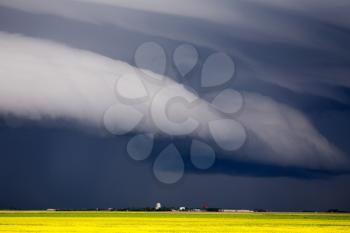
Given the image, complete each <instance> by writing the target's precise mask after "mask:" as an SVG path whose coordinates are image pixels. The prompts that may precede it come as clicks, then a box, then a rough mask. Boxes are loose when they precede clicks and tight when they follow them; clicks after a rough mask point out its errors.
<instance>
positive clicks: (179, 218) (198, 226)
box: [0, 211, 350, 233]
mask: <svg viewBox="0 0 350 233" xmlns="http://www.w3.org/2000/svg"><path fill="white" fill-rule="evenodd" d="M0 232H1V233H5V232H6V233H15V232H35V233H39V232H40V233H41V232H45V233H53V232H65V233H67V232H84V233H88V232H99V233H103V232H108V233H112V232H118V233H122V232H271V233H274V232H281V233H288V232H293V233H303V232H312V233H323V232H327V233H338V232H339V233H340V232H344V233H345V232H346V233H349V232H350V214H324V213H190V212H181V213H180V212H102V211H98V212H97V211H96V212H93V211H86V212H85V211H84V212H83V211H68V212H64V211H0Z"/></svg>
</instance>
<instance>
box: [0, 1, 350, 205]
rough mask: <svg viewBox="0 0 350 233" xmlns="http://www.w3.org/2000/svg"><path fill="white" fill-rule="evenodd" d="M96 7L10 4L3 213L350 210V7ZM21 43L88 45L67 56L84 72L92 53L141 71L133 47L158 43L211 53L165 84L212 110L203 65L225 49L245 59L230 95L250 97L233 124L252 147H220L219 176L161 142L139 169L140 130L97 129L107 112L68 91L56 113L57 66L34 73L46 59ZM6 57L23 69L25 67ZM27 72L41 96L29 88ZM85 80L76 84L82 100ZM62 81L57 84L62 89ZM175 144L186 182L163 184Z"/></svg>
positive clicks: (3, 40) (0, 101)
mask: <svg viewBox="0 0 350 233" xmlns="http://www.w3.org/2000/svg"><path fill="white" fill-rule="evenodd" d="M94 2H95V1H91V2H89V3H87V2H85V1H77V0H64V1H53V3H52V4H47V3H46V2H44V1H39V0H30V1H20V0H16V1H5V0H0V32H1V34H0V48H1V49H2V50H3V52H4V53H3V54H5V55H3V56H0V62H1V63H2V65H1V64H0V85H1V87H2V88H0V116H1V118H0V208H25V209H36V208H97V207H106V208H108V207H119V208H121V207H141V206H153V205H154V204H155V203H156V202H161V203H164V205H168V206H180V205H181V206H182V205H185V206H191V207H200V206H201V205H202V204H203V203H208V204H209V206H210V207H225V208H242V209H248V208H249V209H253V208H264V209H270V210H327V209H331V208H338V209H343V210H349V209H350V201H349V198H348V197H349V196H350V187H349V183H350V176H349V171H350V163H348V162H349V159H350V146H349V138H350V133H349V132H350V124H349V123H348V119H349V117H350V98H349V97H350V90H349V87H350V80H349V77H348V76H349V74H350V70H349V69H350V54H349V52H348V51H349V49H350V47H349V44H348V41H349V39H350V19H348V16H347V15H346V14H345V13H344V12H346V9H348V10H350V4H349V3H347V2H346V1H342V0H338V1H333V2H332V3H330V2H327V1H319V2H318V3H317V1H310V2H309V3H305V4H306V5H303V4H302V3H300V2H299V1H295V2H294V1H285V2H284V3H278V2H277V1H273V0H271V1H266V3H263V2H261V1H215V4H214V3H213V1H209V0H208V1H207V0H206V1H204V2H203V3H201V5H202V6H200V5H198V4H199V2H198V1H196V0H192V1H188V2H187V1H183V2H181V1H166V2H165V3H164V2H163V3H158V4H155V3H156V2H157V1H155V2H154V3H152V4H147V3H146V1H144V2H142V1H140V2H138V1H135V4H131V3H130V4H128V3H127V2H124V1H121V2H120V3H118V4H116V3H113V1H105V3H106V4H102V3H96V2H95V3H94ZM197 9H200V10H197ZM327 9H329V10H328V11H327ZM328 14H329V15H331V16H328ZM9 35H11V36H12V37H13V43H12V41H11V40H12V39H9ZM17 37H18V38H20V39H18V41H19V40H22V39H23V41H39V42H38V44H39V46H38V47H35V48H33V45H32V46H31V48H30V49H29V50H30V51H32V50H33V51H35V52H34V53H36V51H37V54H38V57H39V58H40V54H41V53H45V52H47V51H46V50H44V49H41V46H40V43H42V44H43V46H46V44H49V43H52V42H54V43H55V46H56V44H62V45H65V46H68V48H72V50H73V49H80V50H81V51H83V52H81V53H80V52H79V51H80V50H79V51H78V50H74V51H75V52H74V53H75V54H78V55H77V58H78V59H72V60H71V61H70V60H69V62H70V65H71V66H72V67H80V66H81V61H83V60H84V59H87V58H86V57H84V56H90V55H87V54H91V56H97V55H98V56H103V57H107V58H111V59H114V60H120V61H123V62H126V63H128V64H130V65H132V66H135V65H137V64H135V59H134V56H135V51H136V50H137V48H138V46H140V45H141V44H142V43H144V42H149V41H152V42H156V43H157V44H159V45H161V46H162V47H163V48H164V50H165V53H166V58H167V59H168V61H170V60H171V59H172V54H173V52H174V50H175V49H176V48H177V46H179V45H181V44H184V43H186V44H191V45H193V46H194V47H195V48H196V49H197V51H198V54H199V58H198V63H197V64H196V65H195V67H194V69H193V70H192V71H191V72H190V73H189V74H188V76H186V78H185V79H184V78H182V77H181V75H180V74H179V72H178V71H177V69H176V66H175V65H174V64H173V63H172V62H168V63H167V66H166V73H165V76H168V77H170V78H172V79H174V80H175V81H177V82H181V83H184V85H185V86H187V87H192V88H194V89H195V90H196V91H197V92H198V93H199V95H200V96H201V97H202V98H203V99H205V100H211V99H212V96H213V95H216V94H217V93H218V92H219V91H220V90H217V89H205V90H204V91H203V89H201V88H200V84H199V81H198V80H199V79H200V78H201V75H203V74H202V73H201V67H202V66H203V64H204V63H205V61H206V58H207V57H208V56H210V55H211V54H212V53H215V52H224V53H225V54H227V55H229V56H230V57H231V58H232V59H233V60H234V62H235V78H234V80H232V82H229V83H227V84H225V86H224V87H225V88H234V89H235V90H237V91H239V92H240V93H242V95H243V97H244V98H243V99H244V105H243V108H242V109H241V110H240V112H238V114H237V116H236V115H235V117H236V118H237V120H238V121H239V122H240V123H241V124H242V125H244V127H245V129H246V132H247V140H246V142H245V144H244V145H243V146H242V147H241V148H240V149H239V150H237V151H235V152H233V153H231V152H227V151H224V150H221V149H220V148H218V147H215V146H214V147H213V148H214V149H215V151H216V160H215V164H214V165H213V166H212V167H210V168H209V169H207V170H200V169H196V167H195V166H194V165H193V164H192V163H191V159H190V153H189V147H190V143H191V140H192V139H193V137H192V136H187V137H180V138H178V137H166V136H164V135H162V134H159V135H157V136H156V140H155V145H154V148H153V150H152V154H151V155H150V157H148V158H147V159H146V160H145V161H134V160H132V159H131V158H130V157H129V156H128V153H127V149H126V147H127V146H126V145H127V143H128V141H129V140H130V139H131V138H132V137H133V136H134V135H135V132H132V133H130V134H128V135H125V136H112V135H108V134H105V133H106V132H101V129H100V125H98V124H96V123H95V122H94V119H95V114H96V115H98V114H97V113H98V110H99V109H100V108H99V106H94V103H95V102H94V101H93V100H90V99H89V100H90V102H89V105H88V107H87V111H85V110H86V109H85V108H80V105H79V103H80V102H79V101H78V100H77V99H74V98H75V97H76V96H74V95H72V97H70V96H69V95H70V93H69V90H70V89H69V90H68V91H67V92H65V90H63V89H62V90H63V92H62V93H66V94H67V96H68V97H67V98H68V101H66V102H59V104H57V105H55V104H56V102H55V101H56V99H55V98H53V97H52V96H51V95H50V93H49V91H48V92H45V91H44V92H40V91H41V90H43V89H36V86H40V87H43V88H44V89H45V87H46V86H47V87H48V90H50V85H51V84H50V82H48V83H46V82H42V81H41V79H40V77H44V76H45V74H47V73H45V72H44V71H42V70H46V68H47V69H48V70H49V69H50V67H51V66H50V65H51V64H53V63H55V62H56V61H55V60H54V59H50V58H47V57H46V58H45V59H44V60H46V61H47V62H48V63H47V64H48V66H47V67H45V68H43V67H42V69H41V68H40V67H39V69H34V68H31V67H32V66H33V65H32V64H34V65H36V64H37V63H34V62H33V63H30V61H29V60H30V59H33V60H34V59H36V57H35V56H32V54H30V56H28V57H26V56H27V54H26V53H28V54H29V53H30V52H28V51H27V50H26V49H27V47H26V46H22V45H21V44H20V43H22V42H18V43H19V44H20V45H18V46H17V44H16V43H17ZM47 41H50V42H47ZM7 42H8V43H7ZM25 43H27V42H23V44H25ZM28 44H29V42H28ZM49 45H50V44H49ZM29 46H30V45H29ZM50 46H51V45H50ZM52 46H53V45H52ZM50 51H51V50H49V52H48V54H49V53H50ZM86 51H88V53H86ZM0 52H1V51H0ZM53 52H54V54H52V53H53ZM51 54H52V57H58V58H57V59H59V58H60V56H64V55H62V54H63V52H62V54H61V53H60V50H58V49H57V50H52V52H51ZM7 57H8V58H9V59H8V60H11V61H16V62H18V63H16V68H14V69H12V68H11V67H12V66H11V65H12V64H13V63H11V62H9V61H7ZM32 57H34V58H32ZM44 57H45V56H44ZM80 57H81V60H80ZM25 59H28V62H27V60H25ZM68 59H69V58H68ZM96 59H97V58H96ZM99 59H100V58H99ZM62 60H63V59H62ZM98 61H100V60H98ZM50 62H51V63H50ZM67 62H68V61H67ZM27 64H28V67H29V68H28V67H27ZM40 64H41V63H40ZM98 64H100V63H98ZM98 64H96V67H97V66H98ZM90 65H91V67H88V68H87V69H86V70H87V71H86V72H87V73H86V76H87V78H88V77H90V76H89V75H91V76H98V75H99V74H97V73H96V74H95V73H92V72H93V69H94V68H95V64H94V63H91V64H90ZM90 68H91V70H92V71H91V73H89V74H88V72H90V70H89V69H90ZM64 69H65V68H64V67H63V66H62V68H59V70H62V72H63V71H65V70H64ZM103 69H104V67H103ZM218 69H220V67H219V68H218ZM9 70H10V71H11V72H8V71H9ZM55 71H57V70H52V71H51V70H49V72H55ZM67 72H68V71H67ZM72 72H73V71H72ZM84 72H85V71H84ZM27 74H28V77H29V76H30V77H32V79H31V85H32V86H31V85H29V86H28V85H26V84H25V83H24V82H22V81H23V80H24V79H23V80H22V79H21V78H18V77H19V76H23V75H24V76H25V75H27ZM43 74H44V75H43ZM67 74H69V73H67ZM84 75H85V73H84ZM33 77H34V78H33ZM36 77H37V78H38V79H35V78H36ZM215 78H216V77H215V76H214V77H213V79H215ZM97 79H98V77H97ZM21 80H22V81H21ZM79 83H80V82H78V81H77V82H76V83H75V82H74V81H71V82H69V83H68V85H69V87H72V88H77V89H76V90H80V89H79V88H80V87H77V85H79ZM59 85H60V82H57V83H56V82H54V83H52V86H53V87H55V88H57V90H60V89H59V88H60V86H59ZM65 85H67V84H65ZM96 85H97V86H98V85H99V83H96ZM26 88H28V89H31V90H34V92H33V93H36V94H37V95H35V96H34V94H31V93H32V92H27V90H26ZM88 88H90V87H88ZM36 90H37V91H36ZM51 90H53V91H55V90H56V89H51ZM88 90H94V89H93V88H92V89H88ZM1 92H2V93H1ZM87 92H89V91H87ZM90 92H91V91H90ZM80 94H81V95H79V96H78V97H79V100H81V99H83V100H84V98H85V97H86V96H87V97H89V95H88V94H89V93H88V94H86V93H84V91H82V92H81V93H80ZM90 94H91V93H90ZM63 95H64V94H63ZM84 95H85V96H84ZM91 96H93V98H95V99H96V98H97V99H99V98H100V99H101V102H103V101H104V100H105V98H107V97H106V96H101V93H100V92H96V94H95V93H93V95H91ZM87 97H86V98H87ZM50 101H52V102H50ZM228 101H229V100H228ZM97 102H98V101H97ZM47 103H48V104H49V105H45V104H47ZM52 103H54V104H53V105H51V104H52ZM84 103H85V102H84ZM48 106H54V107H52V108H50V107H48ZM71 108H72V109H71ZM67 109H68V110H67ZM90 110H91V111H90ZM91 122H92V123H91ZM136 133H137V132H136ZM169 143H175V145H176V146H177V148H178V149H179V151H180V153H181V155H182V158H183V160H184V167H185V174H184V176H183V177H182V178H181V179H180V180H179V181H178V182H177V183H175V184H171V185H167V184H163V183H162V182H159V181H158V180H157V179H156V177H155V175H154V173H153V171H152V168H153V163H154V161H155V160H156V159H157V156H158V154H159V153H160V152H161V151H162V150H163V149H164V148H166V146H167V145H168V144H169Z"/></svg>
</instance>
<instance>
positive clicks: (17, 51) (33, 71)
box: [0, 33, 345, 169]
mask: <svg viewBox="0 0 350 233" xmlns="http://www.w3.org/2000/svg"><path fill="white" fill-rule="evenodd" d="M0 51H1V53H0V114H1V115H2V116H15V117H18V118H24V119H30V120H35V121H38V122H40V121H44V120H46V119H49V120H52V121H55V120H60V119H69V120H72V121H74V122H76V123H77V124H81V125H89V126H92V127H95V128H97V129H99V130H101V131H105V130H106V112H108V109H110V108H111V106H115V109H114V113H113V114H116V116H117V117H113V115H111V116H112V117H107V123H108V124H107V125H108V127H107V130H108V128H109V129H112V130H118V129H120V128H121V126H123V127H124V126H125V125H128V124H129V125H130V124H131V123H130V122H131V121H133V120H135V119H134V118H133V117H132V116H131V115H129V112H128V111H127V110H125V108H123V107H118V106H125V100H123V99H122V98H116V94H115V89H116V83H118V80H120V79H122V78H123V77H125V76H126V75H130V74H131V75H136V77H137V78H138V79H139V81H141V82H142V88H145V89H146V92H147V96H148V97H151V98H149V100H147V101H143V102H142V104H135V103H131V104H132V106H133V107H134V109H135V111H137V112H138V113H139V114H140V115H142V121H140V123H139V124H137V126H135V127H133V128H132V130H133V131H135V132H136V131H137V132H145V133H157V134H159V135H166V134H168V135H171V136H181V135H183V134H188V135H191V136H192V137H198V138H200V139H203V140H209V141H210V140H211V141H215V139H217V140H219V142H218V141H217V140H216V143H218V144H220V143H226V144H230V143H231V142H232V139H233V138H236V139H237V132H238V131H237V132H235V129H238V128H234V127H232V125H231V126H230V125H229V124H230V123H228V121H225V120H227V117H224V115H223V114H221V113H220V112H219V111H217V110H216V109H215V108H213V106H212V105H211V104H209V103H208V102H206V101H204V100H203V99H201V98H199V97H198V96H197V95H195V94H194V93H192V92H191V91H189V90H187V89H186V88H185V87H184V86H182V85H180V84H177V83H175V82H174V81H172V80H171V79H169V78H167V77H163V76H159V77H161V78H162V82H160V83H159V82H158V83H157V82H153V81H152V80H149V79H148V78H147V75H146V73H147V72H144V71H143V70H141V69H138V68H136V67H133V66H131V65H129V64H127V63H124V62H121V61H116V60H112V59H110V58H107V57H104V56H101V55H98V54H94V53H91V52H87V51H83V50H78V49H74V48H70V47H67V46H64V45H60V44H57V43H53V42H49V41H44V40H38V39H32V38H28V37H23V36H20V35H13V34H7V33H0ZM154 75H155V74H154ZM142 88H141V89H142ZM141 89H140V88H139V85H136V84H135V83H131V84H128V82H126V83H125V86H124V90H127V92H126V93H134V94H136V96H137V97H140V98H142V97H143V94H142V93H141V94H140V91H141ZM138 94H140V95H139V96H138ZM174 96H175V97H177V98H172V97H174ZM243 97H244V100H245V101H244V103H245V105H244V106H243V110H242V112H241V113H240V115H239V117H238V118H237V120H238V122H240V123H242V125H243V127H244V129H246V132H247V135H246V137H247V138H246V142H245V144H244V146H243V148H242V149H241V153H235V154H238V155H235V156H236V157H235V159H242V160H252V161H255V162H259V163H269V164H278V165H283V166H289V165H292V166H300V167H306V168H315V169H330V168H331V169H337V168H338V167H339V166H340V165H341V164H344V161H345V158H344V155H343V154H342V153H341V152H340V151H339V150H338V149H337V148H336V147H334V146H333V145H331V144H330V143H329V142H328V141H327V140H326V139H325V138H324V137H323V136H322V135H321V134H320V133H319V132H318V131H317V130H316V129H315V128H314V127H313V126H312V124H311V123H310V122H309V121H308V120H307V119H306V117H305V116H304V115H303V114H302V113H300V112H298V111H297V110H295V109H293V108H291V107H289V106H286V105H283V104H280V103H278V102H276V101H275V100H273V99H269V98H267V97H264V96H258V95H256V94H252V93H244V94H243ZM157 98H158V99H157ZM170 99H174V100H175V101H174V102H171V104H170V105H168V102H167V101H166V100H170ZM176 100H178V101H176ZM191 104H195V105H193V106H191ZM281 112H283V114H282V113H281ZM191 119H193V121H191ZM218 120H222V121H221V123H220V124H219V125H216V129H219V132H218V131H216V132H217V134H218V135H219V136H218V137H215V135H214V137H213V132H212V131H210V127H197V126H198V125H209V122H213V121H218ZM184 122H189V123H185V124H184ZM191 122H192V123H191ZM197 124H198V125H197ZM131 125H132V124H131ZM226 126H227V127H226ZM123 127H122V128H123ZM237 127H238V126H237ZM192 128H193V130H192ZM220 129H221V130H220ZM225 130H226V131H227V132H225ZM214 134H215V132H214ZM213 138H214V140H213ZM238 139H239V138H238ZM220 140H221V141H220ZM211 141H210V142H209V143H212V142H211ZM231 144H232V143H231ZM223 149H224V150H225V149H228V150H229V149H230V145H228V146H226V147H223Z"/></svg>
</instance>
